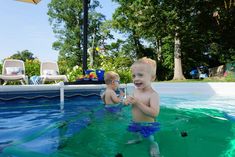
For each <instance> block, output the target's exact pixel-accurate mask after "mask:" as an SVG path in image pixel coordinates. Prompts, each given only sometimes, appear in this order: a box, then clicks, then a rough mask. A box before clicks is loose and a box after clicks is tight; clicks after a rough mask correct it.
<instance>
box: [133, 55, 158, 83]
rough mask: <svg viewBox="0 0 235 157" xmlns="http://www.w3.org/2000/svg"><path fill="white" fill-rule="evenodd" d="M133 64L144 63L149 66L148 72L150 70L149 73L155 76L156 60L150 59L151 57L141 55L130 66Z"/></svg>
mask: <svg viewBox="0 0 235 157" xmlns="http://www.w3.org/2000/svg"><path fill="white" fill-rule="evenodd" d="M135 64H145V65H148V66H149V69H150V72H151V75H152V77H154V79H155V77H156V69H157V64H156V61H155V60H153V59H151V58H147V57H143V58H140V59H138V60H137V61H135V62H134V63H133V64H132V66H131V68H132V67H133V66H134V65H135Z"/></svg>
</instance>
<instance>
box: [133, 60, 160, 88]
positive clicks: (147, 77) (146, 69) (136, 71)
mask: <svg viewBox="0 0 235 157" xmlns="http://www.w3.org/2000/svg"><path fill="white" fill-rule="evenodd" d="M131 72H132V78H133V81H134V83H135V81H136V83H137V84H136V85H138V84H143V83H146V82H148V81H149V82H151V81H154V80H155V78H156V62H155V61H154V60H152V59H150V58H147V57H143V58H141V59H139V60H137V61H135V62H134V63H133V64H132V66H131Z"/></svg>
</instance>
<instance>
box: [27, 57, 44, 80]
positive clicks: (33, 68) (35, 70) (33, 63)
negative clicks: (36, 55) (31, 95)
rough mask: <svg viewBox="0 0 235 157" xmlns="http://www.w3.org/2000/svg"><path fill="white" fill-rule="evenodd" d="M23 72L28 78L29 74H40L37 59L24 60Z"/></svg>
mask: <svg viewBox="0 0 235 157" xmlns="http://www.w3.org/2000/svg"><path fill="white" fill-rule="evenodd" d="M25 73H26V75H28V77H29V78H30V77H31V76H34V75H36V76H39V75H40V61H39V60H38V59H34V60H28V59H27V60H26V62H25Z"/></svg>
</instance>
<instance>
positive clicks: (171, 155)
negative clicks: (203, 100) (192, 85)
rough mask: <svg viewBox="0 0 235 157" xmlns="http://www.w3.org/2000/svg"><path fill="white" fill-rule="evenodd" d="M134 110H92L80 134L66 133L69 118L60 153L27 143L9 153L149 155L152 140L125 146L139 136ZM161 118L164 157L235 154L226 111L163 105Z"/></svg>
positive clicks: (234, 125) (35, 156)
mask: <svg viewBox="0 0 235 157" xmlns="http://www.w3.org/2000/svg"><path fill="white" fill-rule="evenodd" d="M169 101H170V100H169ZM179 101H181V100H179ZM165 103H166V102H165ZM163 104H164V103H163ZM130 112H131V111H130V107H125V108H123V110H122V113H120V114H111V113H108V112H105V111H103V110H102V109H101V110H95V111H93V112H92V114H89V118H90V119H91V123H89V125H87V126H86V127H85V128H83V129H81V130H79V131H78V132H75V133H73V134H71V135H69V136H65V135H64V133H65V132H66V131H67V129H68V125H69V122H68V121H67V122H65V123H64V125H60V126H59V127H57V128H56V129H57V130H58V131H59V137H58V139H59V144H58V146H57V150H56V151H53V152H51V153H42V152H40V151H31V150H27V149H22V148H23V146H22V144H21V145H17V144H15V145H14V146H9V147H7V148H5V149H4V153H3V156H8V155H9V157H13V156H14V157H15V156H20V157H42V156H45V157H115V156H118V154H119V157H120V156H121V155H122V156H123V157H149V143H148V141H147V140H146V141H145V140H144V141H143V142H141V143H138V144H132V145H127V144H125V143H126V142H127V141H128V140H129V139H133V138H134V135H133V134H132V133H129V132H128V131H127V126H128V124H129V122H130V121H131V116H130ZM77 118H78V119H79V117H77ZM74 119H75V120H76V117H75V118H74ZM157 120H158V121H159V122H160V123H161V130H160V131H159V132H157V133H156V134H155V140H156V141H157V142H158V145H159V148H160V153H161V157H234V156H235V122H234V121H233V120H228V119H226V118H225V117H224V112H223V111H221V110H218V109H214V108H205V107H203V108H201V107H197V108H185V107H177V105H176V106H175V105H174V106H167V105H163V106H161V111H160V114H159V117H158V118H157ZM35 136H41V135H40V134H35ZM32 139H33V138H32ZM11 155H12V156H11ZM0 156H1V154H0Z"/></svg>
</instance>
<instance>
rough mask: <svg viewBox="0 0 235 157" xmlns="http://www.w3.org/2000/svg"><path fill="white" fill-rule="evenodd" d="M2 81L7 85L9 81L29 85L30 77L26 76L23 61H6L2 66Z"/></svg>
mask: <svg viewBox="0 0 235 157" xmlns="http://www.w3.org/2000/svg"><path fill="white" fill-rule="evenodd" d="M0 79H2V80H3V81H4V83H3V85H6V84H7V82H8V81H20V82H21V84H23V85H24V84H28V77H27V76H26V75H25V66H24V62H23V61H22V60H16V59H6V60H5V61H4V62H3V66H2V75H0Z"/></svg>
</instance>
